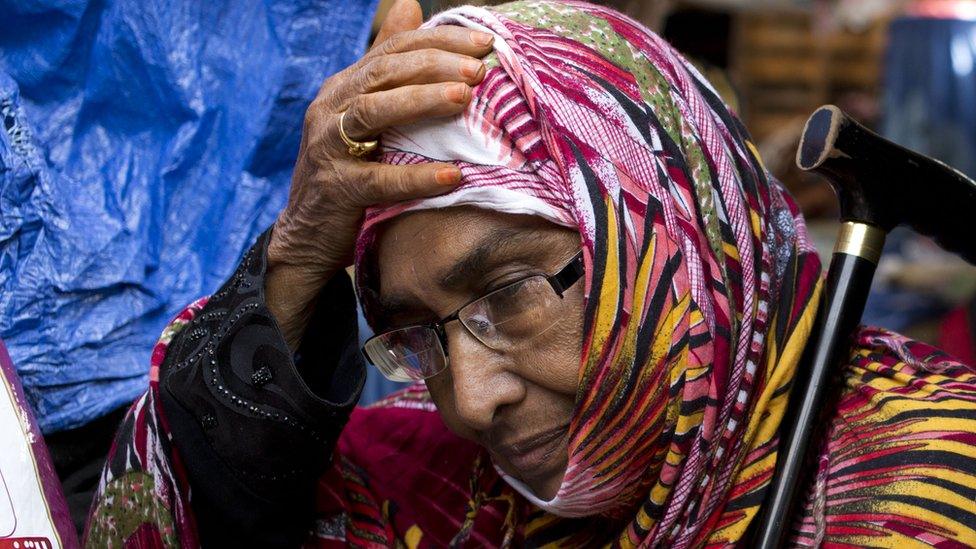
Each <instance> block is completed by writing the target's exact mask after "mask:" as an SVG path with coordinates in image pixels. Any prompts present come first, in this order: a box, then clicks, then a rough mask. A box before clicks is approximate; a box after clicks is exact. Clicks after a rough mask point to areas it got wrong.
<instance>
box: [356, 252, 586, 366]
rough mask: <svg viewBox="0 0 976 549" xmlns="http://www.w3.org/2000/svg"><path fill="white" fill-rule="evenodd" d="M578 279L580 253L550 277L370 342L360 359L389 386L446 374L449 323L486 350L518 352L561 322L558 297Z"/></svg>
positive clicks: (504, 289) (510, 286)
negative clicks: (372, 368)
mask: <svg viewBox="0 0 976 549" xmlns="http://www.w3.org/2000/svg"><path fill="white" fill-rule="evenodd" d="M582 277H583V252H582V251H580V252H579V253H577V254H576V255H575V256H574V257H573V259H571V260H570V261H569V263H567V264H566V265H565V266H563V268H561V269H560V270H559V271H558V272H556V273H555V274H552V275H533V276H530V277H527V278H523V279H521V280H518V281H516V282H513V283H511V284H508V285H506V286H503V287H501V288H499V289H497V290H494V291H492V292H490V293H488V294H486V295H483V296H481V297H479V298H478V299H475V300H474V301H471V302H470V303H468V304H467V305H465V306H463V307H461V308H460V309H458V310H457V311H454V313H452V314H450V315H448V316H446V317H444V318H442V319H441V320H439V321H437V322H435V323H433V324H421V325H414V326H407V327H406V328H399V329H396V330H391V331H389V332H384V333H382V334H379V335H376V336H373V337H371V338H369V339H368V340H367V341H366V344H365V345H363V354H365V355H366V358H367V359H369V362H370V363H371V364H373V365H374V366H376V368H377V369H378V370H379V371H380V372H381V373H382V374H383V376H384V377H386V378H387V379H389V380H391V381H417V380H421V379H428V378H431V377H434V376H436V375H437V374H439V373H441V372H442V371H444V369H445V368H447V365H448V354H447V332H446V331H445V329H444V326H445V325H446V324H447V323H449V322H453V321H455V320H457V321H459V322H460V323H461V325H462V326H464V328H465V329H466V330H467V331H468V332H469V333H470V334H471V335H472V336H474V337H475V339H477V340H478V341H480V342H481V343H482V344H484V345H485V346H486V347H488V348H490V349H493V350H496V351H499V352H502V353H511V352H514V351H518V350H519V349H521V348H522V347H524V346H525V345H526V343H528V342H529V341H530V340H532V339H533V338H535V337H538V336H539V335H542V334H543V333H544V332H546V331H547V330H549V329H550V328H552V327H553V326H555V324H556V323H557V322H559V320H560V319H561V318H563V317H564V314H563V313H564V311H562V309H563V306H562V303H563V301H562V299H563V294H564V293H565V292H566V290H568V289H569V288H570V287H571V286H572V285H573V284H576V282H577V281H579V279H580V278H582Z"/></svg>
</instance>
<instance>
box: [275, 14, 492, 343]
mask: <svg viewBox="0 0 976 549" xmlns="http://www.w3.org/2000/svg"><path fill="white" fill-rule="evenodd" d="M421 19H422V16H421V11H420V6H419V5H418V4H417V2H416V0H400V1H398V2H397V3H396V4H395V5H394V6H393V8H391V10H390V13H389V15H388V16H387V18H386V21H385V22H384V25H383V28H382V29H381V30H380V32H379V34H378V36H377V38H376V42H375V43H374V45H373V47H372V48H371V49H370V51H369V52H368V53H367V54H366V55H365V56H363V58H362V59H360V60H359V61H358V62H357V63H355V64H354V65H352V66H350V67H349V68H347V69H345V70H343V71H342V72H340V73H338V74H336V75H334V76H332V77H330V78H329V79H327V80H326V81H325V83H324V84H323V85H322V87H321V89H320V90H319V93H318V95H317V97H316V98H315V100H313V101H312V103H311V105H310V106H309V108H308V111H307V112H306V113H305V123H304V128H303V130H302V141H301V147H300V149H299V154H298V160H297V162H296V164H295V171H294V174H293V175H292V183H291V191H290V194H289V198H288V205H287V206H286V207H285V209H284V210H283V211H282V212H281V214H280V215H279V216H278V219H277V221H276V222H275V226H274V231H273V232H272V238H271V241H270V243H269V246H268V274H267V278H266V282H265V289H266V293H267V302H268V306H269V308H270V309H271V312H272V313H273V314H274V315H275V318H276V319H277V321H278V324H279V326H280V327H281V328H282V331H283V332H284V334H285V338H286V340H287V341H288V343H289V345H290V346H291V347H292V349H296V348H297V346H298V343H299V341H300V339H301V334H302V333H304V330H305V324H306V323H307V321H308V318H309V317H310V316H311V312H312V311H311V306H312V303H313V300H314V299H315V296H316V295H317V294H318V292H319V291H320V290H321V288H322V286H324V285H325V283H327V282H328V280H329V279H330V278H331V277H332V276H333V275H334V274H335V273H337V272H338V271H339V270H341V269H343V268H345V267H346V266H348V265H349V264H350V262H351V258H352V253H353V246H354V243H355V238H356V234H357V232H358V231H359V227H360V223H361V221H362V216H363V212H364V210H365V209H366V208H368V207H369V206H372V205H375V204H382V203H390V202H397V201H404V200H410V199H415V198H422V197H427V196H434V195H438V194H443V193H445V192H448V191H450V190H452V189H453V188H454V187H455V186H456V185H457V184H458V183H459V181H460V177H461V174H460V171H459V170H458V169H457V168H456V167H454V166H453V165H451V164H445V163H427V164H417V165H411V166H391V165H386V164H380V163H378V162H372V161H369V159H357V158H355V157H353V156H352V155H350V154H349V151H348V150H347V149H348V148H347V146H346V145H345V143H343V141H342V138H341V137H340V135H339V126H338V121H339V115H340V114H341V113H342V112H343V111H345V113H346V114H345V118H344V119H343V128H344V129H345V131H346V134H347V135H348V136H349V137H350V138H351V139H354V140H357V141H368V140H371V139H375V137H376V136H377V135H378V134H379V133H380V132H382V131H383V130H384V129H386V128H389V127H391V126H397V125H402V124H409V123H411V122H415V121H418V120H422V119H425V118H430V117H439V116H450V115H453V114H457V113H458V112H461V111H462V110H463V109H464V108H465V106H466V105H467V103H468V102H469V101H470V99H471V86H473V85H475V84H477V83H478V82H480V81H481V79H482V78H484V73H485V67H484V64H483V63H482V62H481V61H480V60H479V59H477V58H479V57H482V56H484V55H485V54H487V53H488V52H489V51H490V49H491V36H490V35H487V34H483V33H479V32H474V31H471V30H469V29H465V28H462V27H456V26H439V27H436V28H432V29H423V30H418V29H417V27H419V26H420V23H421Z"/></svg>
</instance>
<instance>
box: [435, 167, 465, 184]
mask: <svg viewBox="0 0 976 549" xmlns="http://www.w3.org/2000/svg"><path fill="white" fill-rule="evenodd" d="M434 179H435V180H436V181H437V183H439V184H441V185H457V184H458V182H460V181H461V170H459V169H457V168H441V169H439V170H437V171H436V172H434Z"/></svg>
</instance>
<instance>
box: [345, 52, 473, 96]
mask: <svg viewBox="0 0 976 549" xmlns="http://www.w3.org/2000/svg"><path fill="white" fill-rule="evenodd" d="M484 76H485V64H484V63H483V62H482V61H481V60H480V59H475V58H474V57H470V56H467V55H461V54H457V53H453V52H448V51H444V50H435V49H423V50H414V51H409V52H404V53H394V54H391V55H382V56H379V57H376V58H374V59H372V60H370V61H369V62H368V63H366V64H365V65H363V66H362V68H361V69H360V70H359V71H357V72H356V73H355V77H353V78H350V79H349V81H348V83H347V84H346V85H348V86H349V87H350V88H351V89H350V90H348V91H346V92H345V93H341V92H340V94H341V95H345V96H349V97H351V96H353V95H355V94H359V93H368V92H375V91H381V90H388V89H391V88H395V87H398V86H407V85H411V84H434V83H437V82H464V83H466V84H468V85H469V86H473V85H475V84H477V83H478V82H481V79H482V78H484Z"/></svg>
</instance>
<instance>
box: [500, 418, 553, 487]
mask: <svg viewBox="0 0 976 549" xmlns="http://www.w3.org/2000/svg"><path fill="white" fill-rule="evenodd" d="M568 431H569V426H568V425H563V426H561V427H557V428H555V429H551V430H549V431H544V432H542V433H539V434H537V435H533V436H530V437H526V438H523V439H521V440H519V441H517V442H513V443H511V444H504V445H500V446H498V447H496V451H497V452H498V454H499V455H500V456H501V457H502V458H504V459H505V461H507V462H508V463H510V464H512V466H513V467H514V468H516V469H517V470H518V471H519V473H521V476H526V477H531V476H534V475H533V474H534V473H539V472H542V471H543V470H544V469H546V468H547V466H548V465H550V462H551V461H553V458H554V457H561V458H565V457H566V456H555V453H556V452H557V451H558V450H560V449H561V448H562V447H563V446H564V445H565V443H566V435H567V433H568Z"/></svg>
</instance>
